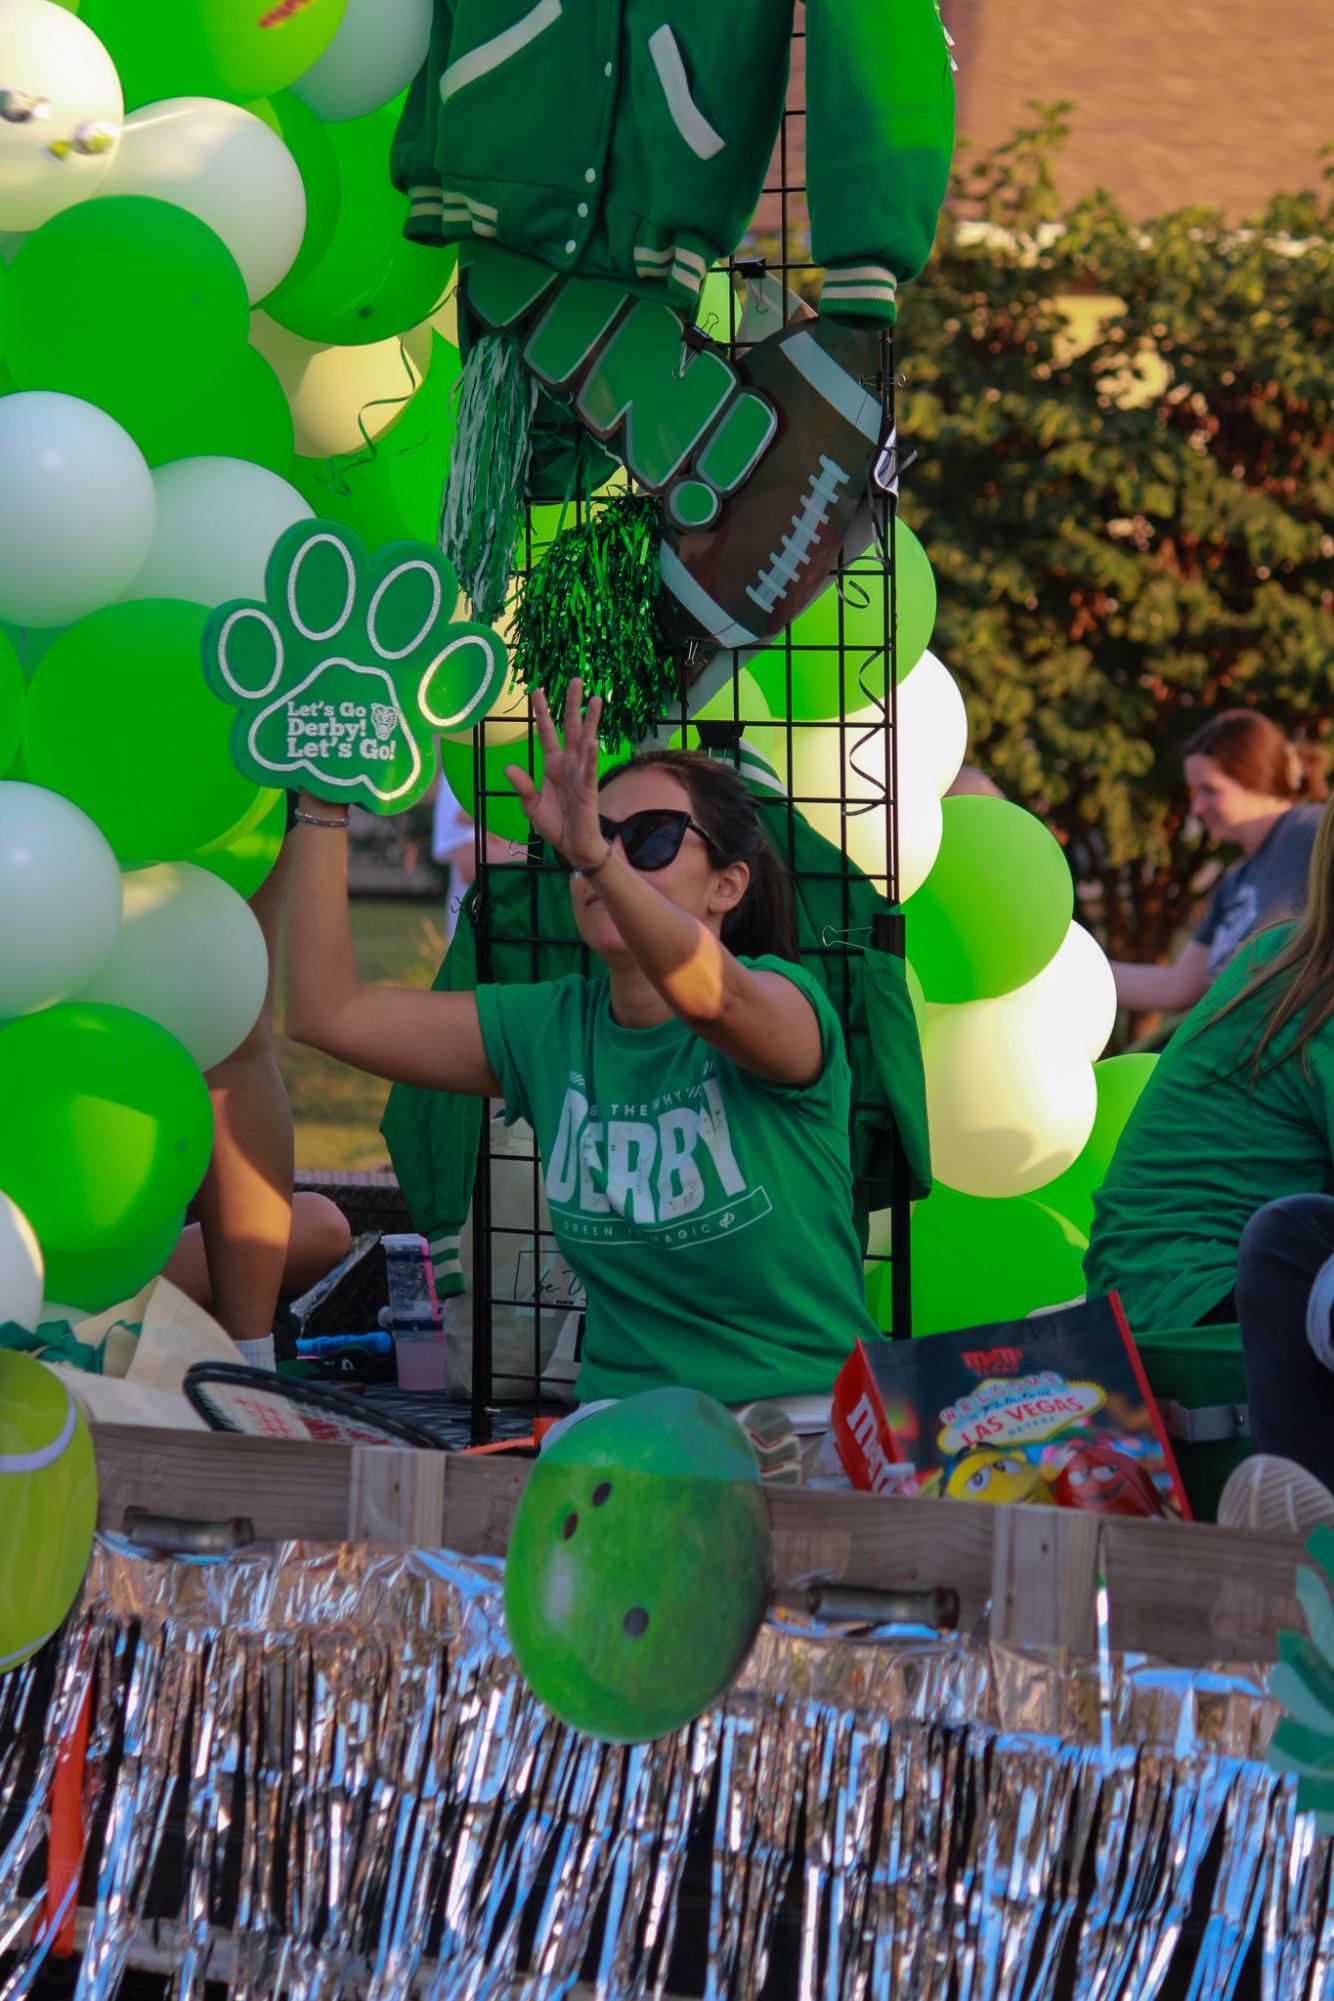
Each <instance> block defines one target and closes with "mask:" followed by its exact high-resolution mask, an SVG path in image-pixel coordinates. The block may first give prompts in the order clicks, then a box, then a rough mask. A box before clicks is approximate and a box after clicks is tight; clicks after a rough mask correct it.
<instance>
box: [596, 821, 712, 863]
mask: <svg viewBox="0 0 1334 2001" xmlns="http://www.w3.org/2000/svg"><path fill="white" fill-rule="evenodd" d="M598 825H599V826H600V827H601V829H602V832H603V834H604V836H605V838H606V839H607V840H608V841H609V842H611V841H614V840H615V839H616V838H617V836H618V835H619V836H620V842H621V849H622V852H623V853H624V855H625V859H626V860H627V861H628V862H629V864H630V866H631V868H636V869H638V870H639V871H640V872H641V874H644V875H651V874H652V873H653V871H654V870H655V869H660V868H666V866H667V864H668V863H669V862H674V861H675V860H676V857H677V856H678V855H679V854H680V852H681V843H682V841H683V840H684V839H685V837H686V835H687V834H698V835H699V837H700V839H701V840H702V841H704V842H706V843H707V845H708V848H709V852H710V854H714V855H716V854H718V852H719V851H718V849H717V847H715V845H714V842H713V840H712V838H711V836H710V835H708V834H707V833H706V832H705V831H704V829H703V827H701V826H700V824H699V821H698V820H692V819H691V817H690V815H689V813H686V812H684V811H678V810H677V809H675V808H673V807H670V806H646V807H645V808H644V810H643V812H642V813H627V815H626V817H625V818H624V819H623V820H609V819H608V818H607V815H606V814H605V813H599V814H598Z"/></svg>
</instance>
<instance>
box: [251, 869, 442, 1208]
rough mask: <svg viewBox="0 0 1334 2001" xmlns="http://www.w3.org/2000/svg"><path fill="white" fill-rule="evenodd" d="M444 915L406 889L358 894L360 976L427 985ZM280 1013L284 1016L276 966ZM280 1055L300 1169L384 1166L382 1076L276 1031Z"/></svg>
mask: <svg viewBox="0 0 1334 2001" xmlns="http://www.w3.org/2000/svg"><path fill="white" fill-rule="evenodd" d="M442 919H443V913H442V911H441V910H440V908H439V907H438V906H437V905H435V904H432V903H417V902H412V901H410V900H408V899H407V898H403V897H383V898H378V897H358V898H356V899H355V900H354V901H353V904H352V942H353V944H354V946H355V948H356V954H357V965H358V967H359V968H360V971H361V976H362V978H363V979H364V980H374V981H376V982H377V983H379V984H382V985H385V986H399V987H429V986H430V984H431V982H432V980H433V979H434V978H435V975H436V970H437V968H438V967H439V964H440V961H441V959H442V958H443V957H444V951H445V932H444V924H443V921H442ZM277 1013H278V1021H279V1023H280V1024H281V1022H282V1019H283V992H282V974H281V971H280V973H279V986H278V1008H277ZM278 1062H279V1065H280V1066H281V1069H282V1073H283V1076H284V1078H285V1079H286V1082H287V1092H288V1096H289V1097H290V1098H291V1101H292V1117H293V1121H294V1123H295V1126H296V1164H297V1167H298V1169H301V1168H312V1167H323V1168H334V1169H337V1170H339V1171H341V1172H343V1173H357V1172H364V1171H368V1170H369V1171H374V1170H377V1169H383V1168H387V1167H388V1166H389V1155H388V1154H387V1152H386V1151H385V1144H384V1141H383V1140H382V1139H381V1138H380V1132H379V1126H380V1114H381V1113H382V1112H383V1110H384V1101H385V1098H386V1097H387V1096H388V1092H389V1087H388V1085H387V1084H385V1083H383V1082H382V1081H381V1080H380V1078H378V1077H367V1076H365V1075H364V1074H363V1072H362V1071H360V1070H350V1069H349V1068H348V1067H347V1065H346V1064H345V1063H336V1062H335V1061H334V1060H333V1058H332V1057H329V1056H321V1055H319V1054H318V1052H317V1051H315V1050H313V1049H303V1048H301V1047H299V1045H298V1044H297V1043H295V1042H289V1041H288V1039H287V1037H286V1036H285V1035H283V1034H282V1033H281V1032H280V1033H279V1036H278Z"/></svg>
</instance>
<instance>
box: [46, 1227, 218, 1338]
mask: <svg viewBox="0 0 1334 2001" xmlns="http://www.w3.org/2000/svg"><path fill="white" fill-rule="evenodd" d="M184 1227H185V1211H184V1210H183V1209H182V1210H181V1212H180V1214H179V1215H173V1216H169V1217H168V1218H167V1220H166V1222H165V1223H160V1224H159V1225H158V1227H157V1229H156V1230H150V1231H149V1233H148V1235H147V1236H146V1237H136V1239H135V1240H134V1242H133V1243H130V1244H113V1245H112V1246H110V1248H108V1249H106V1250H100V1251H61V1250H57V1249H56V1248H55V1246H54V1245H52V1246H50V1248H48V1247H47V1246H46V1245H45V1244H44V1245H43V1246H42V1257H43V1260H44V1262H45V1264H46V1296H47V1298H48V1299H58V1300H60V1302H61V1303H62V1305H65V1306H81V1307H82V1308H83V1310H84V1312H85V1313H101V1312H103V1311H105V1309H106V1308H107V1307H108V1306H119V1305H120V1302H121V1301H122V1300H123V1299H133V1297H134V1295H135V1293H136V1292H138V1290H139V1288H140V1287H141V1286H144V1285H147V1284H148V1281H149V1279H150V1278H156V1277H157V1275H158V1273H159V1272H160V1271H161V1269H162V1267H163V1265H164V1264H165V1263H166V1262H167V1259H168V1258H169V1257H170V1256H171V1254H172V1252H173V1251H174V1250H175V1248H176V1240H177V1238H178V1237H179V1236H180V1234H181V1231H182V1229H183V1228H184Z"/></svg>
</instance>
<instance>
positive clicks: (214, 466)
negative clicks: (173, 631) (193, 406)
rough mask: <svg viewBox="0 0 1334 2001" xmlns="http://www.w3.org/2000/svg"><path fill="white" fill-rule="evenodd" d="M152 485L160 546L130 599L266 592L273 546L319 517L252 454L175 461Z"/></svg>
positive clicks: (210, 599) (217, 598)
mask: <svg viewBox="0 0 1334 2001" xmlns="http://www.w3.org/2000/svg"><path fill="white" fill-rule="evenodd" d="M153 486H154V489H155V491H156V493H157V527H156V530H155V532H154V535H153V545H152V547H151V548H150V550H149V551H148V557H147V560H146V561H145V563H144V566H143V568H142V569H141V570H140V572H139V574H138V576H137V577H136V578H135V579H134V582H133V583H132V584H131V585H130V588H129V589H128V590H127V591H126V592H125V596H126V597H127V598H189V599H190V600H191V602H192V603H194V604H206V605H215V604H222V603H223V602H224V601H225V600H226V599H227V598H244V597H262V596H263V594H264V565H265V564H266V563H267V561H268V559H269V553H270V551H271V550H272V548H273V545H274V543H275V542H276V541H277V540H278V537H279V536H280V535H281V534H282V532H283V530H284V529H285V528H290V527H291V526H292V523H293V522H294V521H309V520H311V519H312V513H311V509H310V507H309V506H308V505H307V503H306V501H305V500H304V499H303V498H302V496H301V495H300V494H299V493H298V492H297V490H296V488H295V487H294V486H290V485H289V484H288V482H287V481H286V480H285V479H280V478H279V476H278V474H277V473H276V472H269V471H268V470H267V468H266V467H264V466H257V465H252V464H251V462H250V460H249V459H223V458H198V459H173V460H172V461H171V463H170V464H169V465H164V466H159V467H158V468H157V470H156V471H155V472H154V474H153Z"/></svg>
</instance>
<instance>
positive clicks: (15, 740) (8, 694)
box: [0, 632, 28, 778]
mask: <svg viewBox="0 0 1334 2001" xmlns="http://www.w3.org/2000/svg"><path fill="white" fill-rule="evenodd" d="M27 689H28V683H27V679H26V677H25V675H24V672H23V667H22V663H21V662H20V660H19V656H18V648H17V647H16V646H15V645H14V642H13V640H12V639H7V638H6V636H5V634H4V633H3V632H0V778H3V777H4V775H5V773H6V772H7V771H8V770H9V767H10V765H11V764H12V763H13V762H14V759H15V758H16V757H17V756H18V748H19V738H20V737H21V736H22V734H23V703H24V698H25V696H26V694H27Z"/></svg>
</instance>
